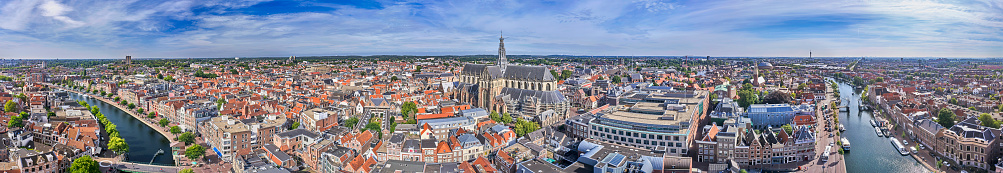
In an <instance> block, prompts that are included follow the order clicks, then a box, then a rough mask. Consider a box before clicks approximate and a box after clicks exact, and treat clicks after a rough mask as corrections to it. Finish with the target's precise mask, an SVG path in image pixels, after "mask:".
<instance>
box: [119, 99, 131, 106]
mask: <svg viewBox="0 0 1003 173" xmlns="http://www.w3.org/2000/svg"><path fill="white" fill-rule="evenodd" d="M118 104H120V105H127V104H129V102H127V101H125V100H122V101H121V102H118Z"/></svg>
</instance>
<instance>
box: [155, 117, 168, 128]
mask: <svg viewBox="0 0 1003 173" xmlns="http://www.w3.org/2000/svg"><path fill="white" fill-rule="evenodd" d="M169 123H171V121H168V120H167V119H160V122H157V124H160V127H167V124H169Z"/></svg>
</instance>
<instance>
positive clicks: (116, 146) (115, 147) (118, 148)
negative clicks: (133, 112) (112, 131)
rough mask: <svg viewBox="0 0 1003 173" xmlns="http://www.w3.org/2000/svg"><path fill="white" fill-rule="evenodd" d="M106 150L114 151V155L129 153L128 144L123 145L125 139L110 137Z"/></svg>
mask: <svg viewBox="0 0 1003 173" xmlns="http://www.w3.org/2000/svg"><path fill="white" fill-rule="evenodd" d="M108 149H111V150H112V151H115V153H120V154H121V153H126V152H129V144H127V143H125V139H122V138H120V137H115V136H112V137H111V140H109V141H108Z"/></svg>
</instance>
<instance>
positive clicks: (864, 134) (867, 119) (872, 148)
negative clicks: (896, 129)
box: [836, 82, 930, 173]
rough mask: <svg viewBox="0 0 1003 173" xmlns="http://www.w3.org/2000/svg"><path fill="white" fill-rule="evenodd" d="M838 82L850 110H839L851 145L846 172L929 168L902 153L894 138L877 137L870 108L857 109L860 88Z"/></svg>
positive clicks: (907, 170) (923, 169)
mask: <svg viewBox="0 0 1003 173" xmlns="http://www.w3.org/2000/svg"><path fill="white" fill-rule="evenodd" d="M836 83H838V84H839V93H840V96H839V97H840V100H843V103H840V105H841V106H847V107H848V108H849V111H848V112H840V114H839V122H840V123H841V124H842V125H843V126H845V127H846V131H845V132H843V133H842V136H843V137H845V138H846V139H847V140H850V144H851V145H852V146H851V148H850V152H849V153H847V154H846V155H844V158H845V159H846V172H910V173H912V172H930V171H929V170H927V169H926V168H925V167H923V165H921V164H920V163H919V162H917V161H916V159H913V158H912V157H911V156H902V155H900V154H899V153H898V152H897V151H896V149H895V148H894V147H893V145H892V144H891V140H889V139H888V138H885V137H878V136H877V134H876V133H875V132H874V127H873V126H871V119H873V115H872V114H871V112H868V111H860V110H859V109H858V108H859V104H860V92H857V91H856V90H855V89H854V88H853V87H852V86H850V85H848V84H846V83H841V82H836ZM847 104H849V105H847ZM897 138H901V137H897Z"/></svg>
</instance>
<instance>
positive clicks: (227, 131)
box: [200, 116, 256, 161]
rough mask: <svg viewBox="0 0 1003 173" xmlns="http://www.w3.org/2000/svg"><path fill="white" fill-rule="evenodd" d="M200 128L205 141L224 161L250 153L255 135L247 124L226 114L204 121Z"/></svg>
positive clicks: (254, 141)
mask: <svg viewBox="0 0 1003 173" xmlns="http://www.w3.org/2000/svg"><path fill="white" fill-rule="evenodd" d="M200 130H202V132H201V133H202V137H203V139H206V143H207V144H209V146H211V147H212V150H213V151H214V152H216V154H217V155H219V156H221V158H222V159H223V160H226V161H232V159H233V156H239V155H245V154H247V153H250V152H251V149H252V147H254V146H255V144H256V139H255V138H256V137H255V136H254V133H252V132H251V128H250V127H249V126H248V125H246V124H244V123H243V122H240V121H238V120H235V119H230V118H229V117H226V116H221V117H215V118H212V119H210V120H209V121H206V122H205V123H204V124H203V127H202V128H201V129H200Z"/></svg>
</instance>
